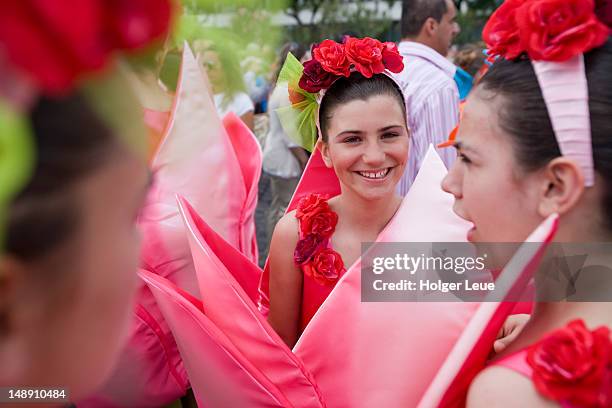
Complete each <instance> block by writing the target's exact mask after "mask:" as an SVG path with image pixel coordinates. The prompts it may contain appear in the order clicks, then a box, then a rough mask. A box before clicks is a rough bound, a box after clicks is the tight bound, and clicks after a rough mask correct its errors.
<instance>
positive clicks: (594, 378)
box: [527, 320, 612, 407]
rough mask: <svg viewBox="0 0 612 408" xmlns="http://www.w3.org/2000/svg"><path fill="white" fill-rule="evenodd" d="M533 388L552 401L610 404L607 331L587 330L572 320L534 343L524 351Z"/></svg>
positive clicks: (611, 363)
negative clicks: (531, 370) (531, 372)
mask: <svg viewBox="0 0 612 408" xmlns="http://www.w3.org/2000/svg"><path fill="white" fill-rule="evenodd" d="M527 363H528V364H529V365H530V366H531V367H532V369H533V375H532V379H533V382H534V384H535V387H536V389H537V390H538V391H539V392H540V393H541V394H542V395H544V396H546V397H547V398H549V399H552V400H554V401H559V402H565V403H569V404H571V405H572V406H580V407H583V406H584V407H609V406H611V404H612V342H611V339H610V330H609V329H608V328H607V327H603V326H602V327H600V328H598V329H596V330H593V331H590V330H589V329H587V328H586V326H585V325H584V322H583V321H582V320H574V321H572V322H570V323H569V324H568V325H567V326H566V327H564V328H562V329H559V330H556V331H554V332H553V333H551V334H550V335H548V336H547V337H545V338H544V339H543V340H541V341H540V342H538V343H536V344H535V345H533V346H532V347H531V348H530V349H529V350H528V353H527Z"/></svg>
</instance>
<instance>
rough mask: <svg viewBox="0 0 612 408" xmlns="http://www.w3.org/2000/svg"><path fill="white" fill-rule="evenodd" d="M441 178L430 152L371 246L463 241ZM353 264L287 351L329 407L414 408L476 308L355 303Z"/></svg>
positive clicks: (357, 280)
mask: <svg viewBox="0 0 612 408" xmlns="http://www.w3.org/2000/svg"><path fill="white" fill-rule="evenodd" d="M445 174H446V168H445V166H444V164H443V163H442V161H441V160H440V158H439V157H438V156H437V154H436V153H435V151H433V150H430V151H429V153H428V155H427V157H426V158H425V160H424V164H423V166H422V169H421V171H420V173H419V175H418V177H417V179H416V180H415V183H414V184H413V187H412V188H411V190H410V192H409V193H408V195H407V196H406V197H405V198H404V201H403V202H402V205H401V207H400V209H399V210H398V212H397V214H396V215H395V216H394V218H393V219H392V220H391V222H390V223H389V225H388V226H387V227H386V228H385V230H384V231H383V232H382V233H381V234H380V236H379V238H378V240H377V242H411V241H412V242H453V241H465V237H466V233H467V230H468V228H469V225H468V223H467V222H465V221H463V220H461V219H459V218H458V217H457V216H456V215H455V214H454V213H453V211H452V202H453V198H452V196H450V195H449V194H446V193H444V192H443V191H442V190H441V189H440V182H441V181H442V178H443V177H444V175H445ZM360 266H361V265H360V261H359V260H358V261H357V262H356V263H355V264H354V265H352V266H351V267H350V268H349V270H348V271H347V273H346V274H345V275H344V276H343V277H342V279H341V280H340V281H339V282H338V283H337V284H336V287H335V288H334V290H333V291H332V293H331V294H330V295H329V297H328V298H327V300H326V301H325V302H324V303H323V305H322V306H321V307H320V308H319V310H318V311H317V313H316V314H315V316H314V318H313V319H312V321H311V322H310V324H309V325H308V326H307V327H306V329H305V331H304V333H303V334H302V336H301V337H300V339H299V340H298V343H297V345H296V346H295V348H294V352H295V353H296V355H297V356H299V357H300V358H301V359H302V360H303V361H304V364H305V365H306V366H307V367H308V369H309V370H310V371H311V372H312V373H313V375H314V376H315V378H316V380H317V383H318V384H319V387H320V388H321V392H322V393H323V395H324V396H325V398H326V401H327V403H328V405H329V406H330V407H340V406H350V407H372V406H415V405H416V404H417V402H418V401H419V399H420V397H421V396H422V395H423V393H424V392H425V390H426V388H427V386H428V385H429V384H430V382H431V380H432V379H433V377H434V376H435V373H436V372H437V370H438V368H439V367H440V365H441V364H442V363H443V361H444V356H445V355H446V354H447V353H448V351H449V350H450V349H451V348H452V347H453V345H454V344H455V341H456V340H457V338H458V337H459V336H460V334H461V332H462V330H463V328H464V327H465V326H466V325H467V323H468V322H469V320H470V318H471V316H472V315H473V313H474V312H475V311H476V309H477V307H478V304H476V303H461V302H454V303H431V302H419V303H416V302H414V303H408V302H405V303H402V302H399V303H365V302H361V270H360Z"/></svg>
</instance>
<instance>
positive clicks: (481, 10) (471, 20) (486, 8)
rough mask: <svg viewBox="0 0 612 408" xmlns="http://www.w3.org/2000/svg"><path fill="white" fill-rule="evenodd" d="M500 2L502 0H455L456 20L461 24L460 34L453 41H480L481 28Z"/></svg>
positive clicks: (464, 42) (459, 42)
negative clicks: (457, 10)
mask: <svg viewBox="0 0 612 408" xmlns="http://www.w3.org/2000/svg"><path fill="white" fill-rule="evenodd" d="M501 3H503V0H455V4H456V5H457V9H459V15H458V16H457V22H458V23H459V25H460V26H461V34H459V37H458V38H457V39H456V41H455V42H456V43H457V44H466V43H474V42H479V41H481V40H482V28H483V27H484V25H485V23H486V22H487V20H488V18H489V16H490V15H491V13H493V11H495V9H496V8H497V7H499V6H500V5H501Z"/></svg>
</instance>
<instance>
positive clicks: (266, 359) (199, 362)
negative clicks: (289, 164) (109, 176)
mask: <svg viewBox="0 0 612 408" xmlns="http://www.w3.org/2000/svg"><path fill="white" fill-rule="evenodd" d="M190 58H191V59H192V58H193V57H190V56H189V55H186V62H185V63H184V65H183V75H185V73H186V72H187V73H188V70H186V68H185V66H186V65H187V61H189V59H190ZM181 82H183V80H182V81H181ZM206 95H207V94H206V91H205V90H204V89H203V88H202V93H201V94H200V96H199V99H198V98H197V95H193V97H194V98H195V99H196V101H197V102H199V103H201V104H207V103H208V104H209V103H210V101H209V99H208V97H207V96H206ZM206 101H208V102H206ZM179 102H180V98H179ZM178 109H180V104H179V108H178ZM176 110H177V107H175V111H176ZM192 114H195V112H193V113H192ZM173 116H175V123H176V115H173ZM213 122H214V121H213ZM171 123H172V122H171ZM213 125H214V123H213ZM170 128H172V126H170ZM191 128H194V127H193V126H191ZM224 143H225V142H223V141H221V142H218V143H217V145H215V146H213V147H211V146H209V147H210V148H211V149H217V150H215V151H217V152H219V154H221V153H223V152H224V151H225V152H227V149H226V150H223V149H221V147H222V146H224ZM219 145H221V147H220V146H219ZM172 147H173V146H172V144H171V141H169V140H166V142H165V143H164V144H162V146H161V148H160V152H159V154H161V155H162V157H163V156H164V153H166V154H167V155H169V154H170V153H175V154H174V155H172V156H171V157H174V158H178V157H181V156H179V155H178V151H177V149H176V148H175V149H172ZM194 150H196V149H192V152H193V151H194ZM245 157H247V158H248V157H250V156H249V155H246V156H245ZM215 159H218V157H212V158H211V160H215ZM154 163H165V164H167V166H168V168H169V170H168V171H169V172H170V173H169V174H171V175H174V179H173V178H172V177H169V178H167V179H164V178H163V177H162V178H161V179H160V185H163V184H162V183H161V182H162V181H164V180H166V181H167V182H168V183H170V180H171V179H172V180H173V182H174V183H178V184H179V185H181V183H180V182H181V181H183V180H185V175H183V177H180V172H181V171H185V174H186V175H187V179H188V180H189V179H191V178H192V177H193V175H194V173H193V172H191V170H193V168H191V167H189V166H186V165H185V168H182V167H181V165H180V164H178V163H174V162H170V161H166V162H163V161H162V162H159V161H155V162H154ZM173 164H174V166H175V167H173ZM251 164H252V163H251ZM243 167H244V166H243ZM247 167H248V168H252V167H250V166H247ZM158 169H159V171H160V172H162V171H163V170H164V169H165V167H163V166H162V167H159V168H158ZM445 173H446V169H445V168H444V165H443V164H442V163H441V161H440V159H439V157H437V156H436V155H435V153H434V152H433V151H430V153H429V154H428V156H427V157H426V159H425V161H424V164H423V167H422V170H421V172H420V173H419V176H418V177H417V179H416V180H415V183H414V185H413V188H412V190H411V191H410V193H409V194H408V195H407V196H406V198H405V199H404V201H403V203H402V205H401V207H400V209H399V210H398V213H397V214H396V215H395V217H394V218H393V219H392V221H391V222H390V223H389V225H388V226H387V227H386V228H385V230H384V231H383V232H382V233H381V234H380V236H379V237H378V240H377V241H378V242H386V241H388V242H401V241H408V242H410V241H412V242H427V241H429V242H449V241H450V242H452V241H459V242H461V241H465V237H466V232H467V229H468V228H469V225H468V224H467V223H466V222H465V221H463V220H461V219H459V218H458V217H457V216H456V215H455V214H454V213H453V212H452V197H451V196H450V195H448V194H445V193H443V192H442V191H441V189H440V188H439V185H440V182H441V180H442V178H443V177H444V175H445ZM190 176H191V177H190ZM245 180H252V179H249V178H244V179H243V180H239V181H237V182H235V184H236V185H238V187H243V186H245ZM226 181H227V180H226V179H224V178H223V177H219V175H218V174H216V175H215V178H214V180H212V181H211V183H210V184H209V185H208V186H207V188H206V189H203V190H200V192H202V191H203V192H206V193H207V194H206V196H198V195H197V194H195V195H190V194H189V193H190V192H189V189H187V191H186V192H185V193H183V191H181V189H180V188H174V192H177V191H179V192H180V193H181V196H185V198H182V197H179V199H178V201H179V208H180V213H181V217H182V219H183V222H184V224H185V226H186V228H179V226H177V224H176V223H175V222H174V221H175V212H176V211H177V210H176V208H177V207H176V203H174V202H172V203H171V201H170V198H172V200H174V196H173V195H174V193H171V192H170V191H169V189H168V190H165V191H164V190H163V189H161V190H160V187H159V186H158V188H156V189H155V190H154V192H153V193H152V197H156V198H157V200H155V201H153V202H154V203H158V202H159V203H161V204H154V205H153V206H150V208H147V211H145V216H144V217H143V220H145V228H146V229H145V231H146V232H145V233H146V234H150V235H151V237H147V239H148V240H150V242H148V245H147V246H146V248H148V253H146V254H145V256H144V260H145V264H144V268H143V269H149V265H157V266H158V267H160V269H161V271H160V272H158V271H157V270H155V271H154V272H155V273H154V274H151V273H148V272H147V271H144V272H141V277H142V278H143V279H144V280H145V282H146V284H147V285H148V286H149V287H151V288H152V290H153V293H154V295H155V299H156V300H157V301H158V302H160V305H161V310H159V309H157V308H156V307H155V306H157V304H156V303H154V302H153V300H152V298H151V297H148V298H147V297H143V299H145V300H148V301H151V303H147V304H146V306H147V308H149V309H150V311H153V313H156V318H155V319H153V320H154V321H156V322H159V324H160V326H161V325H163V329H162V330H161V331H159V330H158V331H157V333H160V335H159V337H158V339H156V342H157V343H155V344H156V346H157V345H159V344H161V345H162V346H159V347H158V349H160V350H161V353H164V350H163V344H165V343H164V342H163V340H161V339H162V338H169V337H170V336H169V334H168V333H169V331H170V330H171V331H172V334H173V335H174V338H176V340H177V344H178V348H179V350H180V357H181V358H182V361H181V360H180V359H178V358H177V357H176V345H174V343H172V345H171V346H170V355H169V356H164V357H159V356H158V355H153V354H150V355H147V354H146V353H143V355H145V356H149V358H150V359H149V360H147V359H143V361H145V362H148V363H150V365H149V367H155V368H156V369H157V370H158V371H149V372H155V373H156V374H157V375H158V377H159V378H162V377H163V376H165V378H166V379H168V378H170V376H169V375H168V374H166V372H167V371H172V370H171V369H170V370H168V369H167V368H166V367H168V366H169V367H170V368H172V366H173V365H172V364H168V362H172V361H178V363H177V367H178V368H179V369H181V370H185V369H186V371H187V372H188V375H189V377H190V378H191V386H192V387H193V388H194V392H195V394H196V397H197V398H198V401H199V402H200V403H201V404H204V405H212V406H215V405H216V404H220V405H218V406H224V405H225V403H226V402H227V403H230V404H231V405H233V404H238V405H242V404H243V403H244V404H246V405H247V406H277V404H280V405H281V406H295V407H323V406H328V407H345V406H350V407H370V406H416V405H417V403H418V402H419V401H420V399H421V397H422V396H423V394H424V393H425V392H426V390H427V389H428V387H429V386H430V384H431V383H432V381H433V380H434V378H435V377H436V373H437V371H438V370H439V368H440V367H441V366H442V365H443V364H444V362H445V356H446V355H447V354H448V353H449V352H450V351H451V350H452V349H453V347H455V346H456V345H457V341H458V340H459V339H462V338H463V337H462V334H463V333H464V330H465V328H466V327H469V325H470V324H472V325H474V323H470V322H471V320H472V318H473V316H475V314H476V313H477V311H478V310H479V307H480V305H479V304H478V303H459V302H455V303H450V302H449V303H430V302H429V303H426V302H421V303H416V302H413V303H364V302H361V288H360V284H361V274H360V260H358V261H357V262H356V263H355V264H354V265H352V266H351V267H350V268H348V270H347V272H346V273H345V274H344V275H343V276H342V278H341V279H340V281H339V282H338V283H337V284H336V286H335V287H334V289H333V290H332V291H331V293H330V294H329V296H327V293H325V294H323V296H322V298H323V299H325V300H324V301H323V303H322V305H321V306H320V308H319V307H318V304H317V305H315V307H314V308H315V309H318V310H317V311H316V313H314V317H313V318H312V320H311V321H310V323H309V324H308V325H307V326H306V328H305V330H304V333H303V334H302V336H301V338H300V339H299V341H298V344H297V345H296V346H295V348H294V350H293V351H292V350H289V349H288V348H287V347H286V345H285V344H284V343H283V341H282V340H281V339H280V338H279V336H278V335H277V334H276V333H275V332H274V331H273V329H272V328H271V327H270V326H269V324H268V323H267V321H266V320H265V317H264V315H263V314H261V313H260V312H259V311H258V309H257V306H256V304H255V300H256V297H257V295H260V297H261V299H260V300H261V302H260V307H261V309H262V310H265V309H266V300H267V293H268V290H267V277H266V276H267V275H265V274H264V277H263V278H262V284H261V287H260V289H259V292H260V293H259V294H258V293H256V283H257V281H258V280H259V278H260V275H261V270H260V269H259V268H258V267H257V266H256V264H255V263H253V262H252V259H249V257H248V256H243V255H241V254H240V252H239V251H238V250H237V248H240V244H236V243H235V241H234V242H232V240H231V236H234V237H235V236H236V235H233V234H229V235H230V237H229V238H228V236H227V234H225V232H226V230H225V229H224V228H223V225H222V226H221V227H219V226H218V225H216V224H215V223H216V222H219V220H223V219H224V218H223V214H227V213H224V212H222V211H220V210H219V209H216V210H217V212H214V211H213V212H212V214H207V213H206V212H205V210H207V208H206V207H205V205H204V204H205V202H204V201H205V200H203V198H202V197H205V198H206V199H209V198H210V197H211V196H212V197H214V194H215V190H213V192H212V194H211V192H210V190H209V189H213V188H214V187H217V185H216V184H215V183H219V184H220V185H221V186H222V187H223V186H225V184H224V183H225V182H226ZM172 186H174V184H172ZM234 187H236V186H234ZM247 191H252V190H247ZM312 192H316V193H322V194H328V195H330V196H333V195H337V194H339V192H340V189H339V183H338V180H337V178H336V176H335V174H334V172H333V170H331V169H328V168H326V167H325V166H324V165H323V163H322V160H321V157H320V153H319V151H318V150H316V151H315V153H314V155H313V156H312V158H311V160H310V162H309V165H308V166H307V169H306V171H305V174H304V176H303V178H302V180H301V182H300V185H299V186H298V189H297V191H296V193H295V196H294V199H293V202H292V204H291V205H290V207H289V208H290V209H291V208H293V207H295V205H296V203H297V201H298V200H299V199H300V198H301V197H302V196H304V195H306V194H309V193H312ZM171 196H172V197H171ZM187 200H189V203H191V204H189V203H188V202H187ZM209 201H212V202H214V199H213V200H209ZM245 201H246V202H249V200H248V198H247V199H246V200H245ZM173 206H174V207H173ZM232 208H234V209H233V210H232V211H235V212H233V214H242V212H241V211H238V210H236V208H235V207H232ZM172 209H174V210H172ZM155 210H157V211H155ZM162 210H165V211H167V212H168V213H169V214H170V215H168V218H167V217H165V216H163V214H165V213H164V212H163V211H162ZM198 213H204V214H205V216H203V217H200V216H199V215H198ZM159 214H162V216H160V215H159ZM230 214H232V213H230ZM147 216H148V217H149V218H147ZM147 220H148V221H149V222H150V223H149V224H148V225H147V224H146V221H147ZM168 220H171V221H172V222H168ZM168 223H169V225H170V226H172V229H170V232H171V234H169V235H168V237H170V241H166V240H161V239H155V238H156V237H157V236H158V235H160V234H159V231H160V229H161V228H162V227H163V226H164V225H165V224H168ZM181 233H186V234H187V241H185V240H184V238H183V239H180V238H179V235H181ZM225 240H227V241H228V242H229V243H228V242H225ZM166 242H171V243H173V244H174V245H175V246H174V247H172V246H166V245H164V244H165V243H166ZM186 242H188V245H189V246H188V247H185V246H183V244H184V243H186ZM245 242H247V241H245ZM168 248H175V249H176V248H178V249H179V251H178V252H177V253H178V254H180V256H179V257H174V258H173V257H171V256H168V255H166V256H165V259H166V260H167V261H168V263H163V261H162V259H164V257H163V256H162V255H163V254H164V252H163V251H165V250H166V251H167V250H168ZM187 248H188V249H189V251H190V252H187ZM242 248H243V249H246V248H245V247H244V246H243V247H242ZM146 252H147V251H146ZM158 254H162V255H158ZM146 255H149V256H146ZM189 256H191V257H192V259H191V260H190V259H188V258H189ZM147 261H148V262H147ZM191 261H193V263H191ZM173 262H174V263H175V264H176V265H178V266H179V271H180V270H185V269H188V268H190V266H191V265H193V266H194V268H195V274H193V275H188V276H183V275H181V276H177V273H176V272H174V273H170V272H172V271H170V272H168V269H171V268H170V266H172V264H173ZM181 268H183V269H181ZM151 269H153V268H151ZM164 272H166V273H165V274H164ZM180 278H182V279H180ZM313 290H316V289H313ZM144 293H146V291H144ZM307 296H308V298H309V299H313V300H315V299H318V300H316V302H317V303H320V302H321V300H320V299H321V296H310V295H307ZM199 299H201V300H199ZM143 302H144V301H143ZM200 302H201V303H200ZM142 304H143V303H141V305H142ZM148 311H149V310H147V312H148ZM509 312H510V311H509V310H504V311H502V313H500V315H498V318H499V319H500V320H495V321H493V322H492V323H489V322H488V321H487V322H486V324H485V331H486V332H487V333H491V332H492V331H495V329H494V327H495V325H496V324H498V323H499V321H503V320H504V319H505V317H506V316H505V315H504V314H506V315H507V314H508V313H509ZM160 314H163V318H161V317H160V316H159V315H160ZM489 324H491V325H493V326H489ZM491 327H493V329H492V328H491ZM151 332H152V333H155V332H154V331H153V330H151ZM469 336H476V337H477V336H478V333H476V334H474V333H470V334H469ZM133 339H135V341H136V342H137V341H139V340H140V339H139V338H138V337H134V338H133ZM487 341H489V340H487ZM153 343H154V342H151V343H150V344H153ZM136 345H138V343H136ZM491 346H492V344H491V342H488V343H486V342H482V343H479V344H478V346H477V349H478V353H480V354H481V353H482V352H484V351H486V353H488V352H489V350H490V349H491ZM172 347H173V348H172ZM143 349H146V346H145V347H143ZM157 353H160V351H157ZM480 354H479V355H480ZM162 356H163V354H162ZM156 358H157V360H155V359H156ZM466 358H467V357H466V356H465V354H459V355H457V357H456V358H455V360H454V364H460V365H461V364H462V363H463V361H464V360H465V359H466ZM162 360H164V361H162ZM476 363H478V361H476ZM160 367H164V368H163V369H160ZM213 367H214V368H213ZM244 373H247V374H248V375H246V376H245V375H244ZM139 374H140V375H142V372H139ZM147 381H148V383H147V384H148V387H156V386H160V387H162V389H163V387H168V386H169V384H171V381H167V382H162V381H160V382H158V383H156V382H155V378H151V379H149V380H147ZM445 385H446V384H444V386H443V387H441V388H440V389H438V390H437V391H436V395H437V396H438V398H441V397H440V394H441V393H443V392H445V390H446V388H445ZM130 386H132V384H130ZM175 388H176V387H175ZM179 388H180V387H179ZM219 389H221V390H228V394H231V395H223V394H219V393H218V390H219ZM168 395H170V393H168ZM179 395H180V394H179ZM239 401H240V402H239ZM148 402H149V403H151V402H152V400H149V401H148ZM157 404H158V405H159V400H158V401H157ZM138 405H139V404H133V406H138ZM140 405H146V403H141V404H140Z"/></svg>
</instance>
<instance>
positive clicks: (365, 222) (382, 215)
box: [330, 189, 402, 235]
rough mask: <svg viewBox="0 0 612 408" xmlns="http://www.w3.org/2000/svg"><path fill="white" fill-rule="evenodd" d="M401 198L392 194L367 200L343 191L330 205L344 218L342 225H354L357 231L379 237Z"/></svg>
mask: <svg viewBox="0 0 612 408" xmlns="http://www.w3.org/2000/svg"><path fill="white" fill-rule="evenodd" d="M347 190H348V189H347ZM401 202H402V199H401V197H399V196H398V195H396V194H390V195H389V196H388V197H384V198H380V199H376V200H366V199H364V198H363V197H361V196H359V195H358V194H355V193H354V192H353V191H351V190H348V191H343V192H342V194H340V195H339V196H338V197H336V198H334V199H332V200H330V204H331V205H332V207H334V209H335V210H336V212H338V213H339V215H340V216H341V217H342V223H346V224H349V225H352V226H353V227H354V228H355V229H356V230H360V231H363V232H364V233H366V234H368V233H370V234H375V235H378V234H379V233H380V232H381V231H382V230H383V228H385V226H386V225H387V224H388V223H389V221H390V220H391V218H392V217H393V216H394V215H395V213H396V212H397V210H398V208H399V206H400V204H401Z"/></svg>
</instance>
